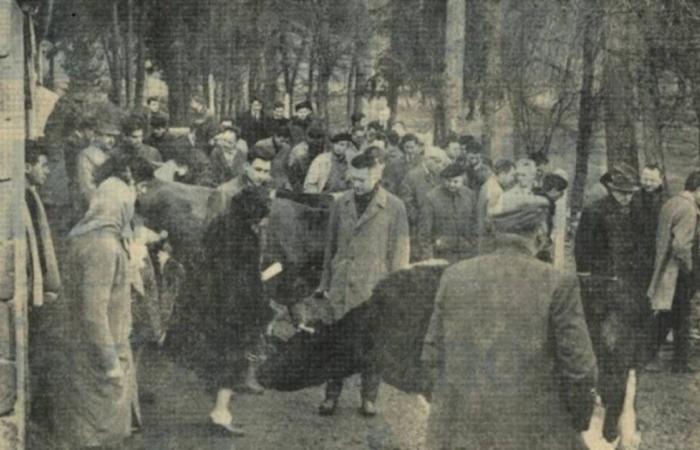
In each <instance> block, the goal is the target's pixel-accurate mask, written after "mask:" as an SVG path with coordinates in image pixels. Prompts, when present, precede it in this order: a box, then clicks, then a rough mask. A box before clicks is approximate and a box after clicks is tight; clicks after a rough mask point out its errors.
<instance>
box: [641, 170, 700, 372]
mask: <svg viewBox="0 0 700 450" xmlns="http://www.w3.org/2000/svg"><path fill="white" fill-rule="evenodd" d="M699 204H700V172H698V171H695V172H693V173H691V174H690V175H689V176H688V178H687V179H686V181H685V189H684V190H683V192H681V193H680V194H678V195H676V196H674V197H672V198H671V199H670V200H669V201H667V202H666V203H665V204H664V206H663V208H662V209H661V217H660V220H659V229H658V233H657V238H656V260H655V263H654V273H653V277H652V279H651V284H650V286H649V290H648V292H647V295H648V296H649V299H650V300H651V308H652V310H653V311H654V314H655V316H656V322H657V324H656V326H657V330H658V333H657V334H656V336H655V340H654V350H655V351H658V348H659V346H660V344H661V343H662V342H663V341H664V340H665V338H666V334H667V333H668V330H669V328H672V329H673V362H672V365H671V370H672V371H673V372H674V373H692V372H694V370H693V368H692V367H690V365H689V356H690V328H691V301H692V298H693V295H694V294H695V292H696V290H697V287H698V285H697V280H698V278H697V277H698V275H697V274H698V273H699V270H700V267H698V266H700V259H698V229H697V226H698V214H700V212H699V210H698V205H699ZM656 363H657V365H658V361H656Z"/></svg>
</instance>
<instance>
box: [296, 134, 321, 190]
mask: <svg viewBox="0 0 700 450" xmlns="http://www.w3.org/2000/svg"><path fill="white" fill-rule="evenodd" d="M327 144H328V141H327V139H326V130H324V129H323V128H322V127H321V126H320V125H319V124H313V125H311V126H310V127H309V129H308V130H307V132H306V138H305V139H304V140H303V141H301V142H299V143H298V144H296V145H295V146H294V147H292V150H291V152H290V154H289V159H288V161H287V175H288V177H289V184H290V185H291V187H292V189H293V190H294V191H297V192H302V191H303V190H304V180H305V179H306V174H307V172H308V170H309V166H310V165H311V162H312V161H313V160H314V159H315V158H316V157H317V156H318V155H320V154H322V153H323V152H325V151H326V150H327V149H328V148H327V147H328V145H327Z"/></svg>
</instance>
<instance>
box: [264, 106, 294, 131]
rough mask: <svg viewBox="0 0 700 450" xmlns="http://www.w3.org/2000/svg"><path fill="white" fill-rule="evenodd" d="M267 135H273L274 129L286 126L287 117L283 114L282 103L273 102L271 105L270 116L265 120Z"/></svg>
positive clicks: (287, 122) (287, 125)
mask: <svg viewBox="0 0 700 450" xmlns="http://www.w3.org/2000/svg"><path fill="white" fill-rule="evenodd" d="M266 126H267V137H270V136H272V135H273V133H274V131H275V130H277V129H279V128H288V127H289V119H287V118H286V117H285V116H284V103H282V102H275V104H274V105H273V106H272V116H270V118H269V120H268V121H267V124H266Z"/></svg>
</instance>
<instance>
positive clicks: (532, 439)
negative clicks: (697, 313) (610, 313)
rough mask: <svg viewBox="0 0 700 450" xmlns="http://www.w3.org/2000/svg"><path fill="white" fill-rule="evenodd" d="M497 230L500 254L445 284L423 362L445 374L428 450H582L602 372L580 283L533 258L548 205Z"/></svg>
mask: <svg viewBox="0 0 700 450" xmlns="http://www.w3.org/2000/svg"><path fill="white" fill-rule="evenodd" d="M493 222H494V228H495V236H496V237H495V239H496V249H495V251H493V252H492V253H489V254H487V255H483V256H478V257H476V258H473V259H468V260H465V261H461V262H458V263H456V264H454V265H453V266H451V267H448V268H447V269H446V270H445V272H444V274H443V276H442V279H441V280H440V285H439V288H438V292H437V295H436V299H435V312H434V313H433V315H432V317H431V320H430V324H429V327H428V332H427V334H426V338H425V341H424V347H423V354H422V355H421V359H422V360H423V362H424V365H425V366H426V367H430V368H433V369H436V370H435V372H436V373H437V376H436V379H435V385H434V387H433V389H432V401H431V405H430V415H429V417H428V431H427V436H426V444H427V445H426V448H429V449H435V450H438V449H458V448H464V449H486V448H489V449H499V450H506V449H512V450H520V449H538V450H548V449H549V450H572V449H574V448H582V447H581V445H582V442H581V441H582V440H583V435H581V434H579V435H577V432H578V433H582V432H583V431H585V430H586V429H588V426H589V422H590V418H591V415H592V411H593V407H594V404H595V394H594V391H593V388H594V387H595V377H596V370H597V369H596V359H595V356H594V354H593V349H592V345H591V340H590V337H589V334H588V328H587V327H586V321H585V318H584V315H583V308H582V306H581V299H580V297H579V286H578V280H577V279H576V276H575V275H574V274H567V273H563V272H559V271H557V270H556V269H554V267H552V266H551V265H550V264H546V263H543V262H541V261H539V260H537V259H536V258H535V254H536V253H537V252H538V251H539V249H540V247H541V245H542V243H543V242H545V241H546V237H547V232H548V231H547V209H546V207H542V206H536V205H523V206H522V207H520V208H519V209H517V210H514V211H511V212H510V213H508V214H504V215H501V216H498V217H495V218H494V219H493Z"/></svg>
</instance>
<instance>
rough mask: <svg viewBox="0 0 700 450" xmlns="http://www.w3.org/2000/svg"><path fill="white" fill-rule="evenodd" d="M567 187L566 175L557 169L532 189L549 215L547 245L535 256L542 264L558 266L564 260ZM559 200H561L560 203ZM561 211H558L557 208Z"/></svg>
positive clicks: (546, 175)
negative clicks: (547, 263) (546, 203)
mask: <svg viewBox="0 0 700 450" xmlns="http://www.w3.org/2000/svg"><path fill="white" fill-rule="evenodd" d="M568 187H569V179H568V175H567V173H566V172H565V171H564V170H561V169H557V170H555V171H554V172H552V173H547V174H545V175H544V176H543V177H542V180H541V185H540V186H539V187H535V188H533V190H532V192H533V193H534V194H535V195H538V196H541V197H543V198H545V199H546V200H547V201H548V202H549V205H548V211H549V215H548V216H547V217H548V220H547V225H548V226H549V235H550V240H549V245H547V246H545V248H543V249H542V251H540V253H538V254H537V257H538V258H539V259H540V260H541V261H544V262H549V263H552V264H557V265H560V264H561V263H562V261H561V260H562V259H563V258H564V241H565V240H566V199H564V196H565V195H566V189H567V188H568ZM560 200H562V201H561V202H560ZM557 206H558V207H559V208H561V209H562V210H563V211H559V210H558V209H559V208H557Z"/></svg>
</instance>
